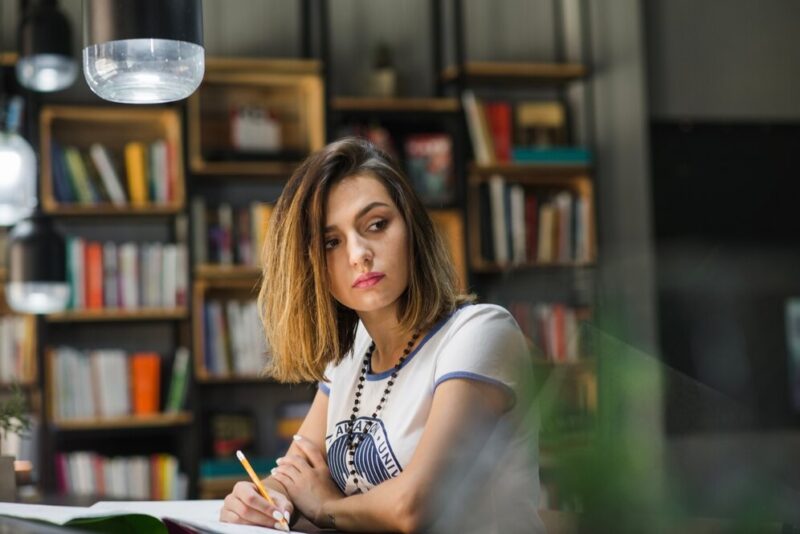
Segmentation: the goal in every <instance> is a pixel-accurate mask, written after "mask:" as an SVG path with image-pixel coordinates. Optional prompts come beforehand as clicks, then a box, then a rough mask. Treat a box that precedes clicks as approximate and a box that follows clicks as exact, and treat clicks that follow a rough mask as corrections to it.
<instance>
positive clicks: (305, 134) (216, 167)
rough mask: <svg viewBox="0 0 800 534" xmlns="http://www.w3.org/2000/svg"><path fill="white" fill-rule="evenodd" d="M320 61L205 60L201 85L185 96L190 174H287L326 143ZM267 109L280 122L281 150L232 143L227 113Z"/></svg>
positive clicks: (274, 175)
mask: <svg viewBox="0 0 800 534" xmlns="http://www.w3.org/2000/svg"><path fill="white" fill-rule="evenodd" d="M320 73H321V64H320V62H319V61H316V60H310V59H304V60H300V59H244V58H207V59H206V70H205V76H204V78H203V82H202V84H201V85H200V88H199V89H198V90H197V91H196V92H195V93H194V94H193V95H192V96H191V97H189V99H188V106H187V124H188V128H187V131H188V135H189V168H190V170H191V172H192V174H194V175H198V176H205V175H210V176H214V175H218V176H230V175H264V176H273V177H284V178H285V177H287V176H288V175H289V174H291V172H292V171H293V170H294V168H295V167H296V166H297V164H298V163H300V161H302V159H303V158H304V157H305V156H306V155H308V154H309V153H311V152H313V151H315V150H318V149H320V148H322V146H323V145H324V141H325V133H324V131H325V130H324V124H325V113H324V107H323V91H324V85H323V81H322V77H321V75H320ZM239 106H253V107H258V108H264V109H267V110H269V112H270V113H272V114H274V115H275V116H276V120H277V121H278V122H279V123H280V131H281V142H282V145H283V148H282V150H281V151H280V152H277V153H274V154H269V153H261V154H259V153H248V152H246V151H243V150H237V149H236V148H235V147H234V146H233V142H232V139H231V138H232V133H231V120H230V117H231V113H232V111H233V110H234V109H236V108H237V107H239Z"/></svg>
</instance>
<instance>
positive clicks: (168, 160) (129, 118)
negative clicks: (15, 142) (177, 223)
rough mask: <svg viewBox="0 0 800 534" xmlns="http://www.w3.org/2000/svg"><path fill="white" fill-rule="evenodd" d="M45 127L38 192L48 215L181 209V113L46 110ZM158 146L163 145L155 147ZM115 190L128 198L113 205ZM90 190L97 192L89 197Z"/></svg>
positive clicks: (168, 110) (140, 109)
mask: <svg viewBox="0 0 800 534" xmlns="http://www.w3.org/2000/svg"><path fill="white" fill-rule="evenodd" d="M39 128H40V132H41V147H40V153H41V161H42V163H41V174H40V176H41V178H40V191H41V203H42V208H43V209H44V211H45V212H46V213H50V214H53V215H65V216H72V215H74V216H90V215H97V216H109V215H137V216H138V215H173V214H177V213H180V212H181V211H182V210H183V206H184V202H185V193H184V177H183V159H182V154H183V146H182V142H181V121H180V115H179V112H178V110H177V109H173V108H155V107H123V106H97V107H88V106H45V107H43V108H42V110H41V113H40V114H39ZM156 144H160V146H161V147H163V148H160V149H158V150H157V149H156ZM93 145H94V146H95V147H99V148H100V151H101V152H102V153H103V154H104V156H102V157H104V159H106V160H107V161H108V165H109V168H108V169H107V172H105V171H106V169H105V168H104V167H103V166H102V165H101V164H100V163H99V162H98V160H97V158H96V154H95V153H94V152H92V150H94V149H92V148H91V147H92V146H93ZM134 145H135V146H134ZM73 149H74V151H72V150H73ZM131 149H137V150H134V151H132V150H131ZM90 154H91V155H90ZM73 155H77V157H76V158H71V156H73ZM81 156H83V158H81ZM109 181H110V182H112V183H109ZM87 182H88V183H87ZM114 184H116V186H115V185H114ZM162 184H163V187H162ZM114 187H116V188H119V190H121V196H122V198H121V199H120V200H118V202H115V203H113V204H112V203H111V199H112V198H115V195H114V191H113V189H114ZM85 188H89V189H92V190H93V191H94V193H92V194H89V195H87V194H86V193H85ZM162 188H163V190H164V191H163V194H161V192H162ZM98 192H99V193H98ZM103 193H104V194H103ZM98 196H99V197H100V198H98ZM69 197H76V198H74V199H71V198H69ZM87 197H88V198H87ZM70 200H72V201H71V202H70Z"/></svg>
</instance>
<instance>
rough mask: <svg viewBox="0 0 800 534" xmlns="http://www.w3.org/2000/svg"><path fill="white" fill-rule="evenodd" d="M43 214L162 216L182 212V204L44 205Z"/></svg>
mask: <svg viewBox="0 0 800 534" xmlns="http://www.w3.org/2000/svg"><path fill="white" fill-rule="evenodd" d="M43 208H44V211H45V213H49V214H51V215H57V216H65V217H68V216H69V217H97V216H103V217H108V216H115V215H119V216H122V217H130V216H133V217H136V216H163V215H175V214H178V213H181V212H182V211H183V204H161V205H153V204H151V205H148V206H115V205H113V204H92V205H88V204H83V205H81V204H78V205H76V204H57V203H55V202H45V203H44V206H43Z"/></svg>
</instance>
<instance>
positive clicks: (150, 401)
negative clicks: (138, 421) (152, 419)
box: [130, 352, 161, 415]
mask: <svg viewBox="0 0 800 534" xmlns="http://www.w3.org/2000/svg"><path fill="white" fill-rule="evenodd" d="M130 360H131V372H130V377H131V400H132V405H133V413H134V414H136V415H146V414H154V413H158V408H159V404H160V403H159V389H160V384H161V379H160V375H161V357H160V356H159V355H158V354H154V353H149V352H140V353H136V354H133V355H132V356H131V358H130Z"/></svg>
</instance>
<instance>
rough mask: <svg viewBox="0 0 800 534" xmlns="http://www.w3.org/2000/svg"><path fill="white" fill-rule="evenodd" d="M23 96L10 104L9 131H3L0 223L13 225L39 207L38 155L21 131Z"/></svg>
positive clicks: (0, 136)
mask: <svg viewBox="0 0 800 534" xmlns="http://www.w3.org/2000/svg"><path fill="white" fill-rule="evenodd" d="M21 114H22V98H21V97H19V96H15V97H13V98H12V99H11V102H10V103H9V106H8V120H7V128H6V131H0V225H2V226H10V225H12V224H15V223H16V222H17V221H19V220H21V219H23V218H25V217H27V216H29V215H30V214H31V213H33V211H34V209H35V208H36V204H37V199H36V155H35V153H34V152H33V148H31V145H30V144H29V143H28V142H27V141H26V140H25V138H23V137H22V136H21V135H19V134H18V133H17V131H18V129H19V123H20V115H21Z"/></svg>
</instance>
